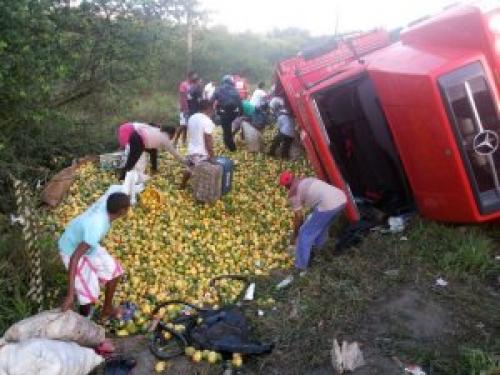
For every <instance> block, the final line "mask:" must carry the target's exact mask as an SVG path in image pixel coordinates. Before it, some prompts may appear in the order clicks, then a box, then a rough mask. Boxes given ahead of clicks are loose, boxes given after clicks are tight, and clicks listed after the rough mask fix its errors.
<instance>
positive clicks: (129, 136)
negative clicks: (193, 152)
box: [118, 122, 185, 180]
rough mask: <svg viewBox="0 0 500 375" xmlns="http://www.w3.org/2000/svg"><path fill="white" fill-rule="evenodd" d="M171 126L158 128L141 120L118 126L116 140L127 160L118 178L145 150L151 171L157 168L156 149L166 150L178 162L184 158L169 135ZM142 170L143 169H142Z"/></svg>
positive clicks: (172, 131)
mask: <svg viewBox="0 0 500 375" xmlns="http://www.w3.org/2000/svg"><path fill="white" fill-rule="evenodd" d="M174 131H175V129H174V128H172V127H163V128H158V127H156V126H152V125H149V124H144V123H141V122H126V123H124V124H121V125H120V126H119V127H118V142H119V144H120V147H121V148H122V149H125V150H126V152H127V153H128V156H127V161H126V163H125V166H124V167H123V169H122V171H121V173H120V180H123V179H124V178H125V174H126V173H127V172H128V171H130V170H132V169H134V167H135V165H136V164H137V162H138V161H139V159H140V158H141V156H142V154H143V152H147V153H149V155H150V159H151V168H152V171H153V173H156V172H157V170H158V149H165V150H167V151H168V152H169V153H170V154H171V155H172V156H173V157H174V158H175V159H177V160H178V161H179V162H180V163H183V164H184V163H185V159H184V158H183V157H182V156H181V155H180V154H179V153H178V152H177V150H176V149H175V147H174V145H173V144H172V142H171V140H170V137H171V136H172V135H173V134H174ZM142 172H144V171H142Z"/></svg>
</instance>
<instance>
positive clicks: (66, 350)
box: [0, 339, 104, 375]
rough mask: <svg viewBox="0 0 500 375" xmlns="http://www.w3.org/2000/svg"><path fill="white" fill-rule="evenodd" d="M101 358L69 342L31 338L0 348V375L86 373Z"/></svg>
mask: <svg viewBox="0 0 500 375" xmlns="http://www.w3.org/2000/svg"><path fill="white" fill-rule="evenodd" d="M103 361H104V358H103V357H101V356H100V355H97V354H96V353H95V352H94V350H92V349H88V348H83V347H81V346H78V345H77V344H75V343H72V342H64V341H56V340H47V339H32V340H28V341H24V342H22V343H15V344H6V345H4V346H2V347H1V348H0V375H87V374H89V373H90V372H91V371H92V370H93V369H94V368H95V367H97V366H98V365H100V364H101V363H102V362H103Z"/></svg>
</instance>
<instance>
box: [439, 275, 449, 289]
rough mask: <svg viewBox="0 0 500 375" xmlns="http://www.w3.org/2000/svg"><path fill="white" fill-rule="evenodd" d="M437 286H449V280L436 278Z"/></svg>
mask: <svg viewBox="0 0 500 375" xmlns="http://www.w3.org/2000/svg"><path fill="white" fill-rule="evenodd" d="M436 286H441V287H445V286H448V281H446V280H445V279H443V278H442V277H440V278H439V279H437V280H436Z"/></svg>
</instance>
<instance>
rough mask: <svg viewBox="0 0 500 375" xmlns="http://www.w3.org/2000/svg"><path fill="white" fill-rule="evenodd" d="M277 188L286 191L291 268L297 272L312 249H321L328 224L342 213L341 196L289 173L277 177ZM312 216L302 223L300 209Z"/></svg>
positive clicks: (316, 181) (344, 200)
mask: <svg viewBox="0 0 500 375" xmlns="http://www.w3.org/2000/svg"><path fill="white" fill-rule="evenodd" d="M279 184H280V185H281V186H283V187H285V188H286V189H287V190H288V202H289V204H290V206H291V208H292V210H293V211H294V214H295V216H294V228H293V241H292V244H294V245H295V267H296V269H297V270H298V271H299V272H302V271H305V270H306V269H307V267H308V266H309V260H310V258H311V249H312V247H313V246H316V247H317V248H321V247H323V246H324V245H325V243H326V241H327V239H328V229H329V228H330V224H331V223H332V222H333V220H335V218H337V217H338V216H339V214H340V213H341V212H342V211H343V210H344V208H345V206H346V203H347V197H346V195H345V193H344V192H343V191H342V190H340V189H338V188H336V187H334V186H332V185H330V184H327V183H326V182H324V181H321V180H319V179H317V178H314V177H296V176H295V175H294V174H293V173H292V172H290V171H284V172H282V173H281V174H280V176H279ZM304 208H305V209H311V210H312V213H311V215H310V216H309V217H308V218H307V220H305V221H304V216H303V214H302V210H303V209H304Z"/></svg>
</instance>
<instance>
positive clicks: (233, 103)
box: [214, 85, 241, 112]
mask: <svg viewBox="0 0 500 375" xmlns="http://www.w3.org/2000/svg"><path fill="white" fill-rule="evenodd" d="M214 99H215V100H217V103H218V107H219V108H220V109H222V110H224V111H226V112H228V111H234V110H236V109H239V108H240V107H241V98H240V94H239V93H238V90H236V89H235V88H234V87H233V86H231V85H222V86H221V87H220V88H219V89H218V90H217V91H216V92H215V94H214Z"/></svg>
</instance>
